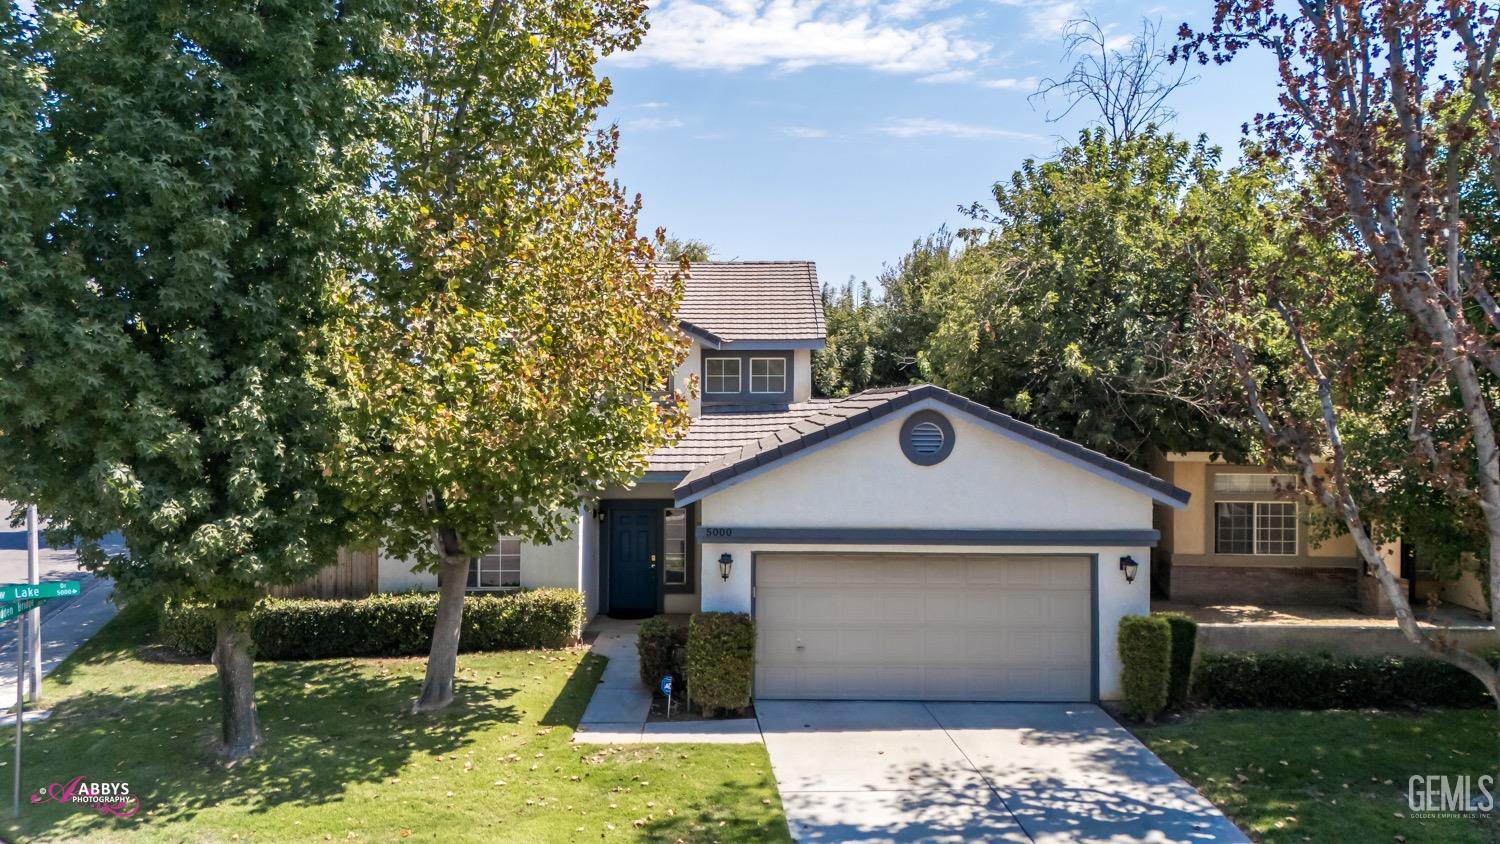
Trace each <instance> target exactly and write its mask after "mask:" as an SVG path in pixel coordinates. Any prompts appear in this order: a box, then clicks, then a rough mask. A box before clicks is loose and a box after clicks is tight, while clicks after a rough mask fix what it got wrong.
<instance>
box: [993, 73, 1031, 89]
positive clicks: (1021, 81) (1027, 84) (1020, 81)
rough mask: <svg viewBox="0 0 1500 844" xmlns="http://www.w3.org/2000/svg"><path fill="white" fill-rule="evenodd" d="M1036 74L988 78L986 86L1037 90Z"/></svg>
mask: <svg viewBox="0 0 1500 844" xmlns="http://www.w3.org/2000/svg"><path fill="white" fill-rule="evenodd" d="M1036 82H1037V80H1036V77H1035V76H1022V77H1019V78H1015V77H1009V78H1005V79H986V80H985V81H984V87H986V88H995V89H997V90H1000V91H1035V90H1036Z"/></svg>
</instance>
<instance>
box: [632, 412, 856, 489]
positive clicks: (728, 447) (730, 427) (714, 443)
mask: <svg viewBox="0 0 1500 844" xmlns="http://www.w3.org/2000/svg"><path fill="white" fill-rule="evenodd" d="M832 401H833V400H832V399H814V400H812V401H808V402H799V403H797V404H786V405H774V406H773V409H767V407H766V406H765V405H719V406H717V407H714V408H705V409H704V411H703V415H702V416H699V417H698V418H696V419H694V420H693V424H692V425H691V426H690V427H689V428H688V431H687V433H686V434H685V435H684V436H683V438H682V439H680V440H678V441H677V443H676V444H675V445H670V446H667V447H666V448H662V449H658V450H657V451H656V453H654V454H652V455H651V464H650V467H649V470H648V471H652V472H689V471H692V470H693V469H696V468H698V467H699V466H702V465H703V464H705V463H711V462H713V460H714V458H716V457H719V456H721V455H723V454H727V453H728V452H731V451H735V450H737V449H739V448H741V447H743V446H745V445H746V444H748V443H753V442H755V441H756V440H759V439H761V438H762V437H765V436H766V435H768V434H773V433H775V432H777V431H780V430H781V429H783V428H785V427H787V426H788V425H790V424H792V423H793V422H795V421H797V420H798V419H802V418H805V417H807V416H811V415H814V414H816V413H819V412H820V411H821V410H822V409H823V408H825V407H827V406H828V405H829V404H831V403H832Z"/></svg>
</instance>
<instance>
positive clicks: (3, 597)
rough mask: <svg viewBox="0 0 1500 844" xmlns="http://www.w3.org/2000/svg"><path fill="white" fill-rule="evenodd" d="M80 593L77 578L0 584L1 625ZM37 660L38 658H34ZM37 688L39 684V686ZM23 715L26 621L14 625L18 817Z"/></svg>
mask: <svg viewBox="0 0 1500 844" xmlns="http://www.w3.org/2000/svg"><path fill="white" fill-rule="evenodd" d="M81 594H83V584H82V583H79V582H78V581H76V580H59V581H54V582H51V583H5V584H0V624H3V623H5V622H8V621H17V620H20V619H25V617H26V613H28V612H30V611H31V610H34V609H38V608H39V607H41V605H42V604H43V603H45V602H47V601H50V600H52V599H53V598H71V597H73V596H74V595H81ZM37 661H38V662H40V657H38V659H37ZM38 688H40V686H38ZM25 714H26V624H25V623H18V624H17V625H16V766H15V782H14V784H13V787H12V792H13V794H12V798H13V799H14V801H15V814H16V817H18V818H19V817H20V816H21V722H22V719H23V718H24V716H25Z"/></svg>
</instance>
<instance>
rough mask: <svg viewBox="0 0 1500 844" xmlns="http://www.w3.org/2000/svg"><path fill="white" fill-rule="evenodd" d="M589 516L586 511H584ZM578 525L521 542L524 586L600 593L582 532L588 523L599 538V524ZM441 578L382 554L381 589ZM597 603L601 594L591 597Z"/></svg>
mask: <svg viewBox="0 0 1500 844" xmlns="http://www.w3.org/2000/svg"><path fill="white" fill-rule="evenodd" d="M584 515H585V516H586V515H587V514H586V513H585V514H584ZM579 522H580V523H579V524H575V525H574V530H573V534H572V536H570V537H568V538H567V539H563V540H559V541H557V542H554V543H552V544H550V545H534V544H532V543H529V542H523V543H521V586H522V588H525V589H536V588H539V587H543V586H560V587H566V588H569V589H578V590H580V591H582V592H583V593H584V596H585V597H586V598H588V597H589V596H590V595H591V594H592V593H594V592H597V591H598V588H597V584H598V576H597V569H596V573H595V576H594V577H593V579H592V581H589V580H585V579H584V574H585V572H584V567H583V564H582V561H583V541H584V540H583V539H582V536H583V534H584V533H585V532H586V531H587V530H588V527H589V526H592V528H593V534H592V538H593V539H594V540H595V541H597V537H598V525H597V523H595V522H594V521H593V519H591V518H581V519H580V520H579ZM589 559H590V560H591V562H592V563H593V565H595V566H597V565H598V555H597V554H591V555H589ZM437 586H438V579H437V574H436V573H434V572H427V571H422V572H413V571H412V570H411V564H410V563H409V562H407V561H406V560H402V559H397V558H395V557H392V556H390V555H389V554H388V553H386V552H385V551H382V552H381V554H380V575H379V584H378V588H379V589H380V591H381V592H409V591H413V590H416V591H430V590H434V589H437ZM592 599H593V600H594V602H595V605H597V602H598V596H597V595H593V598H592Z"/></svg>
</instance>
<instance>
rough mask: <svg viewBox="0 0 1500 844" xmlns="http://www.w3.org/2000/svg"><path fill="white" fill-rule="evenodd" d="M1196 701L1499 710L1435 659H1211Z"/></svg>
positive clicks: (1469, 678)
mask: <svg viewBox="0 0 1500 844" xmlns="http://www.w3.org/2000/svg"><path fill="white" fill-rule="evenodd" d="M1193 697H1194V698H1195V699H1196V700H1198V701H1199V702H1201V703H1204V704H1207V705H1209V706H1216V707H1221V708H1226V709H1236V708H1239V709H1251V708H1269V709H1371V708H1392V707H1433V706H1442V707H1481V706H1493V705H1494V701H1493V700H1492V699H1491V698H1490V696H1489V694H1488V693H1487V692H1486V691H1485V689H1484V686H1483V685H1481V684H1480V682H1479V680H1478V679H1476V678H1475V677H1474V676H1473V675H1472V674H1469V673H1468V672H1467V671H1464V670H1463V669H1461V668H1458V667H1456V666H1453V665H1449V664H1448V663H1446V662H1442V661H1440V660H1437V659H1432V658H1429V657H1395V656H1387V657H1367V656H1338V655H1332V654H1316V653H1291V652H1283V653H1227V654H1209V655H1206V656H1204V657H1203V658H1202V659H1200V660H1199V661H1198V666H1197V668H1196V669H1195V670H1194V672H1193Z"/></svg>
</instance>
